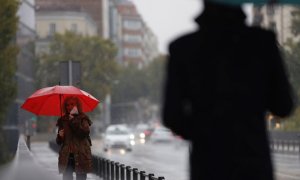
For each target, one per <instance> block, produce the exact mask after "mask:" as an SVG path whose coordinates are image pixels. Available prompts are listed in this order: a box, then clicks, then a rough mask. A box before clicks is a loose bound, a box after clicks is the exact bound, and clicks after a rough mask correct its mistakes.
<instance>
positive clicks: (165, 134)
mask: <svg viewBox="0 0 300 180" xmlns="http://www.w3.org/2000/svg"><path fill="white" fill-rule="evenodd" d="M149 140H150V142H172V141H174V140H175V137H174V135H173V133H172V131H171V130H170V129H168V128H166V127H163V126H159V127H156V128H155V129H154V130H153V132H152V133H151V136H150V139H149Z"/></svg>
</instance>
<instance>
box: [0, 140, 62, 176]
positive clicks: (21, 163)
mask: <svg viewBox="0 0 300 180" xmlns="http://www.w3.org/2000/svg"><path fill="white" fill-rule="evenodd" d="M0 179H1V180H23V179H24V180H41V179H43V180H61V178H60V177H59V176H58V175H55V174H53V173H50V172H49V171H47V170H46V169H44V168H43V167H41V166H40V164H39V162H38V161H37V159H36V157H35V156H34V155H33V154H32V153H31V152H30V151H29V149H28V147H27V146H26V143H25V140H24V137H23V136H20V138H19V143H18V149H17V152H16V156H15V158H14V159H13V161H12V162H10V163H8V164H6V165H5V166H3V167H1V169H0Z"/></svg>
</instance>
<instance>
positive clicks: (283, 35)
mask: <svg viewBox="0 0 300 180" xmlns="http://www.w3.org/2000/svg"><path fill="white" fill-rule="evenodd" d="M294 9H295V7H293V6H289V5H264V6H256V7H254V8H253V15H254V18H253V24H254V25H258V26H261V27H264V28H267V29H271V30H273V31H274V32H275V33H276V34H277V39H278V42H279V43H280V44H282V45H283V44H284V43H285V42H286V41H287V40H288V39H289V38H294V35H293V34H292V33H291V29H290V27H291V20H292V12H293V10H294Z"/></svg>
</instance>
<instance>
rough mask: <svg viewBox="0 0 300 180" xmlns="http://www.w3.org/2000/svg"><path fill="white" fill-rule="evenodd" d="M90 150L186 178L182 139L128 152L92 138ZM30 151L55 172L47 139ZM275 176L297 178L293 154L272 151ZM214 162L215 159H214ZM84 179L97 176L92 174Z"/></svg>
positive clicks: (299, 171) (299, 168) (170, 177)
mask: <svg viewBox="0 0 300 180" xmlns="http://www.w3.org/2000/svg"><path fill="white" fill-rule="evenodd" d="M92 151H93V154H95V155H101V156H103V157H105V158H107V159H110V160H112V161H116V162H119V163H121V164H125V165H126V166H131V167H134V168H138V169H139V171H145V172H146V173H147V174H149V173H153V174H154V175H155V177H158V176H163V177H165V179H166V180H175V179H176V180H188V145H187V143H184V142H175V143H155V144H152V143H146V144H137V145H135V146H134V148H133V150H132V152H126V153H124V152H121V151H119V150H112V151H108V152H104V151H103V148H102V147H101V141H96V140H94V141H93V146H92ZM32 153H33V155H34V156H35V157H36V158H37V161H38V162H39V163H40V164H41V166H43V167H45V168H46V169H47V170H49V171H51V172H52V173H53V174H55V175H57V174H58V171H57V154H56V153H55V152H53V151H51V150H50V149H49V146H48V142H33V143H32ZM273 157H274V165H275V166H274V169H275V174H276V180H299V179H300V158H299V156H297V155H283V154H274V156H273ZM216 163H217V162H216ZM88 179H90V180H92V179H99V178H98V177H96V176H95V175H93V174H89V175H88Z"/></svg>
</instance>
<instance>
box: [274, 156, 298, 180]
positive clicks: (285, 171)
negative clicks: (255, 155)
mask: <svg viewBox="0 0 300 180" xmlns="http://www.w3.org/2000/svg"><path fill="white" fill-rule="evenodd" d="M273 163H274V170H275V174H276V177H277V178H276V180H300V156H299V155H290V154H280V153H274V154H273Z"/></svg>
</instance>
